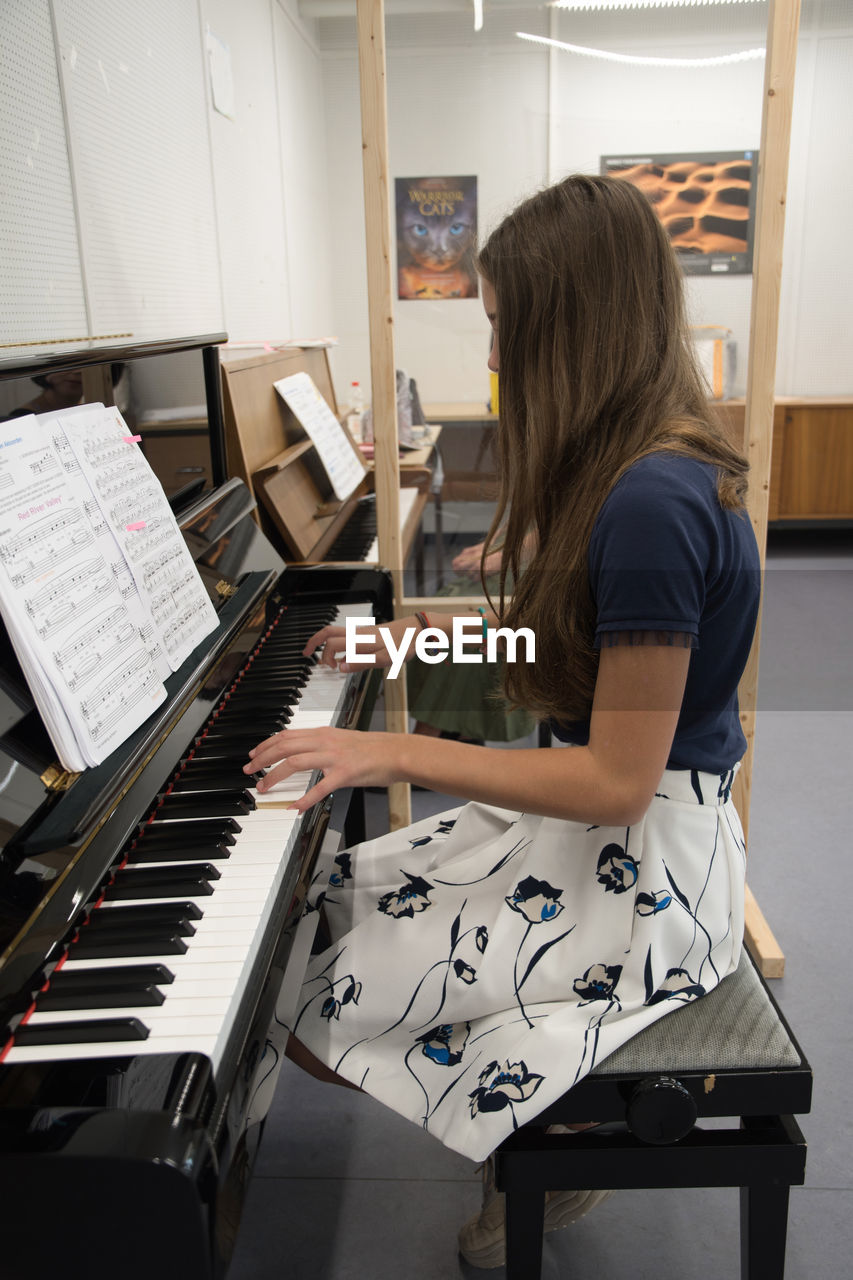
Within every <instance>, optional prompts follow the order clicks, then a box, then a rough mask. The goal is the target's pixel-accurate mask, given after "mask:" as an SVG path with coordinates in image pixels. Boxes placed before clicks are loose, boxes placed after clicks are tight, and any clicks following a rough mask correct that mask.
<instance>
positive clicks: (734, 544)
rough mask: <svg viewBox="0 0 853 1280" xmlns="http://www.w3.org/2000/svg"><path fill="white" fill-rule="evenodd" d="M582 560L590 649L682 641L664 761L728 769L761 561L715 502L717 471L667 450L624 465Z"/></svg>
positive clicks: (740, 739)
mask: <svg viewBox="0 0 853 1280" xmlns="http://www.w3.org/2000/svg"><path fill="white" fill-rule="evenodd" d="M588 563H589V578H590V585H591V588H592V594H593V599H594V600H595V605H596V612H597V621H596V631H595V646H596V648H601V647H602V646H604V645H607V643H608V636H613V637H614V639H615V636H616V635H617V634H619V633H625V632H634V633H639V632H644V631H645V632H649V631H657V632H667V633H669V634H670V635H673V636H674V638H675V639H676V642H680V643H688V644H689V645H690V646H691V650H692V652H691V654H690V665H689V668H688V673H687V684H686V688H685V691H684V700H683V703H682V707H681V714H680V715H679V718H678V724H677V727H676V730H675V739H674V741H673V744H672V751H671V753H670V757H669V761H668V767H669V768H670V769H703V770H707V771H708V772H711V773H723V772H725V770H727V769H730V768H731V767H732V766H733V765H734V764H735V763H736V762H737V761H738V760H740V758H741V756H742V755H743V753H744V751H745V750H746V739H745V738H744V736H743V732H742V730H741V727H740V720H739V717H738V702H737V687H738V682H739V681H740V677H741V675H742V674H743V669H744V667H745V665H746V660H747V657H748V656H749V650H750V646H751V644H752V637H753V632H754V630H755V623H756V619H757V617H758V601H759V593H760V564H759V558H758V547H757V545H756V541H755V535H754V533H753V531H752V525H751V524H750V522H749V518H748V517H747V515H746V512H745V511H727V510H725V509H724V508H722V507H721V506H720V503H719V501H718V498H717V471H716V468H715V467H713V466H711V465H710V464H709V463H705V462H699V461H698V460H696V459H693V458H685V457H681V456H680V455H678V454H673V453H655V454H650V455H649V456H648V457H645V458H641V459H640V461H639V462H636V463H634V465H633V466H632V467H630V468H629V470H628V471H626V472H625V474H624V475H623V476H622V477H621V479H620V480H619V481H618V482H617V483H616V484H615V485H614V487H613V489H612V490H611V492H610V493H609V494H608V496H607V498H606V499H605V501H604V503H603V505H602V508H601V510H600V512H599V513H598V517H597V518H596V521H595V524H594V526H593V530H592V537H591V538H590V544H589V557H588ZM681 637H687V638H688V639H687V640H683V639H681ZM638 638H639V637H638ZM611 643H612V641H611ZM554 731H555V734H556V736H557V737H559V738H561V739H562V740H563V741H565V742H575V743H585V742H587V741H588V740H589V723H588V722H587V723H586V724H572V725H566V726H562V727H560V726H555V727H554Z"/></svg>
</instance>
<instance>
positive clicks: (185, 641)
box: [63, 406, 216, 670]
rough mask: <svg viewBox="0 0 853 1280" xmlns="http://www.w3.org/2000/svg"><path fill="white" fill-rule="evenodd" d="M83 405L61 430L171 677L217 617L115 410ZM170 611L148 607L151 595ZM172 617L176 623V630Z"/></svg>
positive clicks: (152, 478) (158, 488)
mask: <svg viewBox="0 0 853 1280" xmlns="http://www.w3.org/2000/svg"><path fill="white" fill-rule="evenodd" d="M85 409H86V406H82V407H81V408H78V409H76V410H74V411H73V412H72V413H71V414H69V416H68V419H67V421H65V422H64V424H63V425H64V429H65V432H66V435H67V437H68V440H69V443H70V445H71V448H72V450H73V451H74V454H75V456H76V458H77V462H78V463H79V465H80V468H81V471H82V472H83V475H84V476H85V477H86V479H87V480H88V482H89V485H90V487H91V489H92V492H93V493H94V494H95V496H96V497H97V500H98V503H99V505H100V508H101V511H102V513H103V515H104V518H105V520H106V522H107V524H108V526H109V528H110V531H111V533H112V535H113V537H114V538H115V539H116V541H117V542H118V544H119V546H120V547H121V550H122V552H123V555H124V558H125V559H126V561H127V563H128V565H129V567H130V572H131V574H132V575H133V579H134V581H135V583H136V586H137V589H138V591H139V593H140V596H141V597H142V604H143V608H144V610H145V612H146V613H151V614H152V615H153V617H154V627H155V633H156V635H157V638H158V640H159V643H160V645H161V647H162V652H163V653H164V654H165V656H166V658H167V660H168V662H169V665H170V667H171V669H172V670H177V668H178V667H179V666H180V664H181V663H182V662H183V661H184V659H185V658H186V657H187V656H188V655H189V653H191V652H192V650H193V649H194V648H195V647H196V645H197V644H198V643H199V641H200V640H202V639H203V638H204V636H205V635H207V634H208V633H209V632H210V631H211V630H212V629H213V628H214V627H215V625H216V613H215V610H214V609H213V606H212V605H211V603H210V601H209V600H208V597H207V592H206V591H205V589H204V585H203V583H202V581H201V579H200V577H199V575H198V572H197V570H196V568H195V565H194V563H193V560H192V557H191V556H190V554H189V552H188V550H187V547H186V544H185V542H184V540H183V538H182V537H181V533H180V530H179V529H178V526H177V523H176V522H175V518H174V515H173V514H172V511H171V508H170V507H169V503H168V500H167V499H166V495H165V494H164V493H163V489H162V487H161V485H160V483H159V481H158V480H157V479H156V477H155V476H154V474H153V472H152V471H151V468H150V466H149V465H148V463H147V461H146V459H145V457H144V455H143V454H142V453H141V451H140V450H139V449H138V448H137V447H136V443H135V441H136V437H134V436H133V435H131V433H130V432H129V429H128V427H127V424H126V423H125V421H124V419H123V418H122V416H121V414H120V413H119V411H118V409H116V408H108V409H105V408H104V407H103V406H98V407H95V406H89V411H88V412H86V411H84V410H85ZM164 590H166V591H168V592H170V593H171V596H172V607H171V608H170V609H169V610H164V609H163V608H162V606H161V607H160V608H159V609H154V608H153V602H152V599H151V595H152V593H154V592H156V593H157V595H158V598H162V593H163V591H164ZM174 615H177V616H178V617H179V618H180V619H181V623H180V625H179V626H176V625H175V622H174Z"/></svg>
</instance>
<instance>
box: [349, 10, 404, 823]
mask: <svg viewBox="0 0 853 1280" xmlns="http://www.w3.org/2000/svg"><path fill="white" fill-rule="evenodd" d="M356 13H357V22H358V68H359V82H360V85H361V150H362V166H363V173H364V221H365V232H366V239H367V305H368V317H369V330H370V383H371V400H372V407H373V440H374V445H375V471H376V519H377V526H378V528H377V533H378V536H379V562H380V564H383V565H385V566H386V568H388V569H390V570H391V574H392V577H393V580H394V599H395V602H399V601H400V600H401V599H402V598H403V562H402V548H401V543H400V517H399V507H400V496H399V495H400V464H399V456H398V449H397V375H396V363H395V360H394V317H393V310H392V299H393V277H392V266H391V181H390V178H389V173H388V116H387V100H386V82H385V7H384V3H383V0H357V5H356ZM385 721H386V726H387V728H388V729H389V730H390V731H391V732H392V733H405V732H406V730H407V727H408V708H407V705H406V681H405V677H403V676H400V677H398V678H397V679H396V680H390V679H386V681H385ZM388 809H389V821H390V826H391V830H392V831H394V830H396V829H397V828H399V827H402V826H405V825H406V824H407V823H408V822H410V821H411V792H410V790H409V786H408V784H407V783H394V784H393V785H392V786H391V787H389V788H388Z"/></svg>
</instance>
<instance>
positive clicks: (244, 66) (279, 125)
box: [133, 0, 335, 408]
mask: <svg viewBox="0 0 853 1280" xmlns="http://www.w3.org/2000/svg"><path fill="white" fill-rule="evenodd" d="M199 8H200V22H201V24H202V30H203V33H205V32H206V30H207V29H208V28H209V30H210V32H211V33H212V34H213V35H214V36H215V37H216V38H217V39H218V40H219V41H220V42H222V43H223V44H224V45H226V46H227V48H228V51H229V54H230V64H231V74H232V80H233V89H234V111H233V118H231V117H228V116H225V115H223V114H221V112H220V111H218V110H216V109H215V107H214V104H213V100H212V95H211V89H210V84H209V83H208V85H207V115H208V120H209V130H210V163H211V166H212V171H213V180H214V190H215V219H216V231H217V237H218V244H219V266H220V273H221V288H222V299H223V328H224V330H225V332H226V333H227V334H228V337H229V343H233V344H234V345H235V348H236V349H235V350H233V351H226V352H225V353H224V357H225V358H228V356H229V355H231V356H236V355H239V354H241V351H240V344H250V345H261V344H263V343H277V342H284V341H287V340H289V339H292V338H313V337H317V336H320V335H325V334H330V333H333V332H334V320H335V317H334V308H333V303H332V289H331V274H330V269H329V255H328V244H329V240H330V237H331V235H332V230H331V226H330V220H329V204H330V202H329V192H328V185H327V184H328V168H327V163H326V126H325V104H324V101H323V89H322V74H321V63H320V55H319V51H318V49H317V47H316V45H315V44H314V42H313V37H312V33H311V28H310V24H306V23H304V22H303V21H302V20H301V19H300V17H299V14H298V8H297V5H296V3H295V0H239V3H238V0H200V4H199ZM133 381H134V398H135V402H136V404H137V405H138V407H139V408H163V407H167V406H169V405H173V404H185V405H195V404H200V403H203V402H204V386H203V381H202V376H201V365H200V361H199V359H198V357H197V356H193V355H185V356H180V357H168V358H163V359H162V360H149V361H144V362H140V363H139V364H137V365H136V366H134V369H133Z"/></svg>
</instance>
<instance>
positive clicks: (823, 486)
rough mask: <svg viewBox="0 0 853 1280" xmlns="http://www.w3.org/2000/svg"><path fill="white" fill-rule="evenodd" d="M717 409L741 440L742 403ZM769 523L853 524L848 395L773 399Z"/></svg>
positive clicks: (852, 411) (852, 403) (851, 401)
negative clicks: (847, 521)
mask: <svg viewBox="0 0 853 1280" xmlns="http://www.w3.org/2000/svg"><path fill="white" fill-rule="evenodd" d="M716 407H717V409H718V410H719V412H720V415H721V417H722V418H723V421H724V422H725V423H726V424H727V426H728V427H729V428H730V429H731V432H732V436H733V438H735V439H737V440H738V441H742V440H743V430H744V412H745V405H744V402H743V400H724V401H720V402H719V403H718V404H717V406H716ZM768 519H769V520H770V521H771V522H772V521H781V520H785V521H788V520H802V521H822V520H853V396H838V397H809V398H805V397H793V396H780V397H779V398H778V399H777V401H776V404H775V407H774V411H773V453H772V456H771V466H770V505H769V511H768Z"/></svg>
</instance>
